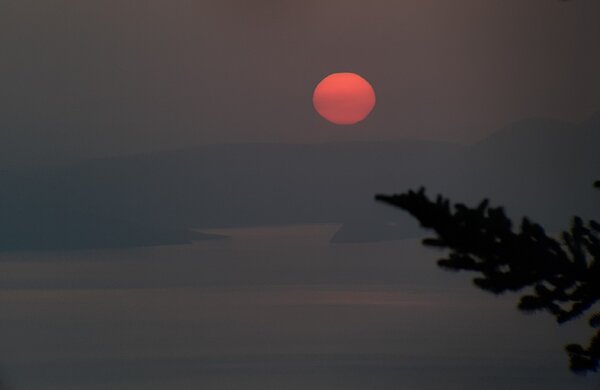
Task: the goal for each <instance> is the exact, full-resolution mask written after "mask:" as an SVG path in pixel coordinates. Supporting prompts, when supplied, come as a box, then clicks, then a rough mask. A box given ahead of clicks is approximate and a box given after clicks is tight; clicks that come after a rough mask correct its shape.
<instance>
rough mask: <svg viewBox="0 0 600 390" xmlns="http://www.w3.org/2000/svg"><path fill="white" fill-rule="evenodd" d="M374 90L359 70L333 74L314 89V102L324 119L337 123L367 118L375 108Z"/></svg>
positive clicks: (347, 123)
mask: <svg viewBox="0 0 600 390" xmlns="http://www.w3.org/2000/svg"><path fill="white" fill-rule="evenodd" d="M375 100H376V99H375V91H374V90H373V87H372V86H371V84H369V82H368V81H367V80H365V79H364V78H362V77H360V76H359V75H357V74H356V73H333V74H330V75H329V76H327V77H325V78H324V79H323V80H321V82H320V83H319V84H318V85H317V87H316V88H315V92H314V93H313V105H314V106H315V110H317V112H318V113H319V115H321V116H322V117H323V118H325V119H327V120H328V121H330V122H332V123H335V124H337V125H353V124H355V123H358V122H360V121H362V120H364V119H365V118H366V117H367V116H369V114H370V113H371V111H372V110H373V107H375Z"/></svg>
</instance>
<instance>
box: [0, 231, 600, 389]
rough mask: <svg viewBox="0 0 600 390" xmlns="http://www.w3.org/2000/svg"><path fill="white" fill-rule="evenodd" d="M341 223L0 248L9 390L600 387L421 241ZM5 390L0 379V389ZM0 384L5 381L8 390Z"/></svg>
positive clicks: (582, 335)
mask: <svg viewBox="0 0 600 390" xmlns="http://www.w3.org/2000/svg"><path fill="white" fill-rule="evenodd" d="M336 229H337V226H330V225H318V226H294V227H285V228H253V229H229V230H218V231H213V232H216V233H222V234H226V235H228V236H230V237H231V238H230V239H227V240H221V241H206V242H198V243H196V244H194V245H186V246H172V247H157V248H140V249H128V250H106V251H89V252H68V253H51V254H47V253H46V254H44V253H11V254H2V255H0V288H1V289H0V308H1V321H0V364H1V374H0V375H1V376H2V380H3V381H4V383H5V387H4V388H6V389H11V390H21V389H22V390H26V389H27V390H50V389H67V390H70V389H73V390H75V389H77V390H92V389H94V390H97V389H114V390H134V389H135V390H137V389H145V390H150V389H161V390H162V389H193V390H200V389H202V390H212V389H215V390H225V389H227V390H229V389H231V390H237V389H239V390H246V389H248V390H255V389H256V390H258V389H260V390H271V389H272V390H281V389H284V390H285V389H293V390H296V389H298V390H300V389H302V390H309V389H311V390H313V389H324V390H325V389H328V390H337V389H340V390H342V389H356V390H367V389H381V390H387V389H390V390H392V389H394V390H403V389H404V390H434V389H436V390H437V389H457V390H458V389H461V390H469V389H513V390H514V389H516V390H519V389H540V390H542V389H543V390H554V389H556V390H563V389H573V390H579V389H582V390H583V389H597V388H598V386H599V385H600V377H599V376H598V375H596V376H589V377H587V378H585V377H578V376H574V375H572V374H570V373H569V371H568V370H567V360H566V356H565V354H564V353H563V347H564V345H565V344H567V343H568V342H574V341H580V342H581V341H587V338H588V337H589V336H590V334H591V333H590V330H589V329H585V328H582V329H580V328H577V327H576V326H574V325H569V326H566V327H564V326H563V327H559V326H557V325H556V324H554V323H553V322H552V320H551V318H550V317H548V316H546V315H544V314H538V315H533V316H526V315H523V314H521V313H519V312H517V310H516V309H515V305H516V298H517V297H516V296H514V295H509V296H503V297H494V296H491V295H489V294H487V293H484V292H481V291H479V290H477V289H475V288H474V287H472V284H471V282H470V279H469V275H463V274H452V273H447V272H444V271H442V270H440V269H438V268H437V267H436V265H435V260H436V258H437V257H439V256H440V255H441V253H439V252H435V251H432V250H429V249H425V248H422V247H421V245H420V244H419V242H418V241H417V240H406V241H398V242H388V243H376V244H329V243H328V240H329V238H330V237H331V236H332V234H333V233H334V232H335V230H336ZM0 388H2V387H0ZM4 388H2V389H4Z"/></svg>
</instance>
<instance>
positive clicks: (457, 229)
mask: <svg viewBox="0 0 600 390" xmlns="http://www.w3.org/2000/svg"><path fill="white" fill-rule="evenodd" d="M594 186H595V187H597V188H600V181H597V182H595V183H594ZM375 199H376V200H377V201H381V202H384V203H387V204H389V205H392V206H396V207H399V208H401V209H403V210H405V211H407V212H408V213H409V214H411V215H412V216H413V217H415V218H416V219H417V220H418V221H419V222H420V223H421V225H422V226H423V227H424V228H426V229H430V230H433V232H435V234H436V237H434V238H427V239H424V240H423V243H424V245H426V246H431V247H438V248H445V249H449V250H450V252H449V255H448V257H446V258H443V259H441V260H439V261H438V265H439V266H440V267H442V268H444V269H447V270H451V271H473V272H476V273H478V276H477V277H475V279H474V280H473V282H474V283H475V285H476V286H477V287H479V288H481V289H483V290H486V291H489V292H492V293H494V294H501V293H504V292H507V291H521V290H523V289H527V292H526V293H525V295H523V296H522V297H521V299H520V302H519V305H518V308H519V309H520V310H522V311H525V312H533V311H546V312H548V313H550V314H551V315H553V316H554V317H555V319H556V321H557V322H558V323H560V324H562V323H565V322H568V321H571V320H574V319H576V318H579V317H581V316H583V315H584V314H586V313H587V312H588V311H590V310H591V309H592V307H593V306H594V304H596V303H597V302H598V300H600V224H599V223H598V222H596V221H589V222H588V223H584V222H583V220H582V219H581V218H579V217H574V218H573V222H572V224H571V227H570V229H569V230H567V231H565V232H563V233H562V234H561V236H560V239H555V238H552V237H549V236H548V235H547V234H546V232H545V231H544V228H543V227H542V226H541V225H539V224H536V223H534V222H532V221H530V220H529V219H527V218H523V220H522V222H521V224H520V227H519V229H518V230H515V229H513V223H512V221H511V220H510V219H509V218H508V217H507V216H506V214H505V212H504V209H503V208H502V207H490V206H489V202H488V200H487V199H486V200H484V201H483V202H481V203H480V204H479V205H478V206H477V207H474V208H470V207H467V206H465V205H464V204H460V203H459V204H455V205H454V206H452V205H451V203H450V201H449V200H448V199H445V198H443V197H442V196H438V197H437V199H435V200H430V199H429V198H428V196H427V195H426V193H425V189H424V188H421V189H420V190H418V191H409V192H407V193H404V194H400V195H377V196H376V197H375ZM589 325H590V326H591V327H592V328H600V312H598V313H595V314H593V315H591V318H590V320H589ZM566 352H567V354H568V356H569V360H570V368H571V370H572V371H574V372H576V373H582V374H585V373H587V372H591V371H594V372H597V371H598V370H599V369H600V329H598V331H597V332H596V334H595V335H594V336H593V337H592V339H591V340H590V343H589V345H588V346H587V347H583V346H581V345H578V344H571V345H568V346H567V347H566Z"/></svg>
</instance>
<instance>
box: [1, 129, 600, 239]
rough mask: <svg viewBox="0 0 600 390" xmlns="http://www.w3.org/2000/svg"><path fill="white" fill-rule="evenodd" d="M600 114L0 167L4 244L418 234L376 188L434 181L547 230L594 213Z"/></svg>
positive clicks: (437, 188) (433, 185) (457, 195)
mask: <svg viewBox="0 0 600 390" xmlns="http://www.w3.org/2000/svg"><path fill="white" fill-rule="evenodd" d="M599 124H600V120H590V121H587V122H585V123H583V124H579V125H577V124H569V123H563V122H554V121H543V120H533V121H524V122H519V123H517V124H514V125H512V126H509V127H507V128H505V129H503V130H501V131H500V132H498V133H496V134H494V135H493V136H492V137H490V138H488V139H486V140H484V141H482V142H480V143H478V144H476V145H473V146H471V147H466V146H460V145H451V144H442V143H434V142H426V141H412V140H407V141H398V142H385V143H384V142H374V143H365V142H360V143H358V142H357V143H339V144H317V145H287V144H285V145H282V144H239V145H212V146H200V147H196V148H190V149H186V150H180V151H175V152H160V153H151V154H141V155H133V156H126V157H118V158H107V159H96V160H90V161H85V162H81V163H78V164H74V165H70V166H66V167H61V168H52V169H42V170H39V171H36V172H28V173H26V174H25V173H17V172H12V173H6V172H5V173H2V174H0V202H1V203H0V205H1V206H0V207H1V208H0V250H8V249H11V250H35V249H39V250H43V249H73V248H77V249H85V248H97V247H115V246H116V247H126V246H139V245H164V244H169V243H183V242H189V241H192V240H195V239H204V238H211V236H203V235H199V234H196V233H191V229H202V228H221V227H240V226H258V225H279V224H300V223H302V224H304V223H343V224H344V226H343V228H342V229H341V230H340V232H338V234H337V235H336V237H335V238H334V241H336V242H359V241H377V240H383V239H395V238H403V237H411V236H413V237H414V236H415V235H418V234H419V229H418V227H417V226H416V225H415V223H414V222H413V221H412V220H411V219H410V217H408V216H406V215H404V214H402V213H400V212H396V211H395V210H393V209H389V208H387V207H385V206H382V205H379V204H376V203H375V202H374V201H373V195H374V194H375V193H393V192H402V191H405V190H407V189H409V188H415V187H418V186H421V185H423V186H426V187H427V188H428V189H429V190H430V192H434V193H435V192H442V193H444V194H445V195H450V196H452V197H453V198H454V199H456V200H465V201H471V202H475V201H478V200H480V199H481V198H482V197H484V196H487V197H490V198H491V199H492V202H493V203H495V204H502V205H506V206H507V207H508V210H509V214H510V215H515V216H518V215H523V214H528V215H531V216H532V217H533V218H535V219H537V220H540V221H541V222H544V223H547V224H548V226H550V227H551V228H555V227H556V228H559V227H563V226H564V225H565V224H566V223H567V222H568V219H569V217H570V215H572V214H575V213H578V214H581V215H583V216H588V215H589V216H592V215H593V214H595V215H599V214H600V212H599V207H600V206H599V205H600V201H598V195H597V194H595V193H594V192H593V190H592V189H591V183H592V182H593V180H594V179H596V178H598V177H599V176H600V153H598V150H600V126H599Z"/></svg>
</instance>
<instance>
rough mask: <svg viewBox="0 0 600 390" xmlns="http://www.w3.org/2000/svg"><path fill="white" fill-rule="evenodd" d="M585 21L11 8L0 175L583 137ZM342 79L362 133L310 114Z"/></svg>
mask: <svg viewBox="0 0 600 390" xmlns="http://www.w3.org/2000/svg"><path fill="white" fill-rule="evenodd" d="M597 15H600V2H598V1H597V0H577V1H573V2H568V3H565V2H560V1H549V0H528V1H523V0H485V1H481V0H455V1H447V0H418V1H417V0H410V1H389V0H372V1H358V0H350V1H348V0H345V1H341V0H323V1H314V0H308V1H302V2H293V1H267V0H260V1H254V2H249V1H234V0H220V1H216V0H205V1H200V2H199V1H183V0H181V1H178V2H167V1H164V0H144V1H126V2H124V1H115V0H103V1H94V2H91V1H86V2H81V1H75V0H63V1H51V0H6V1H4V2H2V5H0V47H1V48H2V56H1V57H0V85H1V86H2V88H1V89H0V164H1V166H2V167H4V168H7V167H10V166H14V165H35V164H39V163H46V162H59V161H65V160H68V159H72V158H86V157H94V156H104V155H112V154H123V153H130V152H139V151H148V150H160V149H171V148H178V147H184V146H190V145H195V144H204V143H222V142H264V141H268V142H322V141H347V140H356V139H368V140H378V139H389V138H406V137H412V138H414V137H418V138H426V139H436V140H444V141H453V142H472V141H474V140H477V139H480V138H482V137H484V136H485V135H487V134H489V133H490V132H493V131H494V130H496V129H498V128H499V127H501V126H503V125H505V124H506V123H508V122H512V121H515V120H519V119H523V118H527V117H532V116H548V117H554V118H563V119H568V120H581V119H583V118H585V117H586V116H588V115H590V114H591V113H593V112H595V111H597V110H598V109H600V72H598V69H600V51H599V50H598V42H599V38H600V24H599V23H598V19H597ZM336 71H355V72H358V73H360V74H362V75H363V76H364V77H366V78H367V79H368V80H370V81H371V82H372V84H373V85H374V87H375V90H376V92H377V94H378V105H377V107H376V108H375V111H374V112H373V114H372V116H371V117H370V118H369V119H368V120H367V121H366V122H364V123H362V124H360V125H358V126H355V127H351V128H348V127H336V126H334V125H330V124H328V123H326V122H324V121H323V120H322V119H320V118H318V117H317V116H316V114H315V113H314V111H313V109H312V105H311V100H310V96H311V93H312V89H313V87H314V86H315V85H316V83H317V82H318V81H319V80H320V79H321V78H322V77H324V76H326V75H327V74H328V73H331V72H336Z"/></svg>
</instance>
